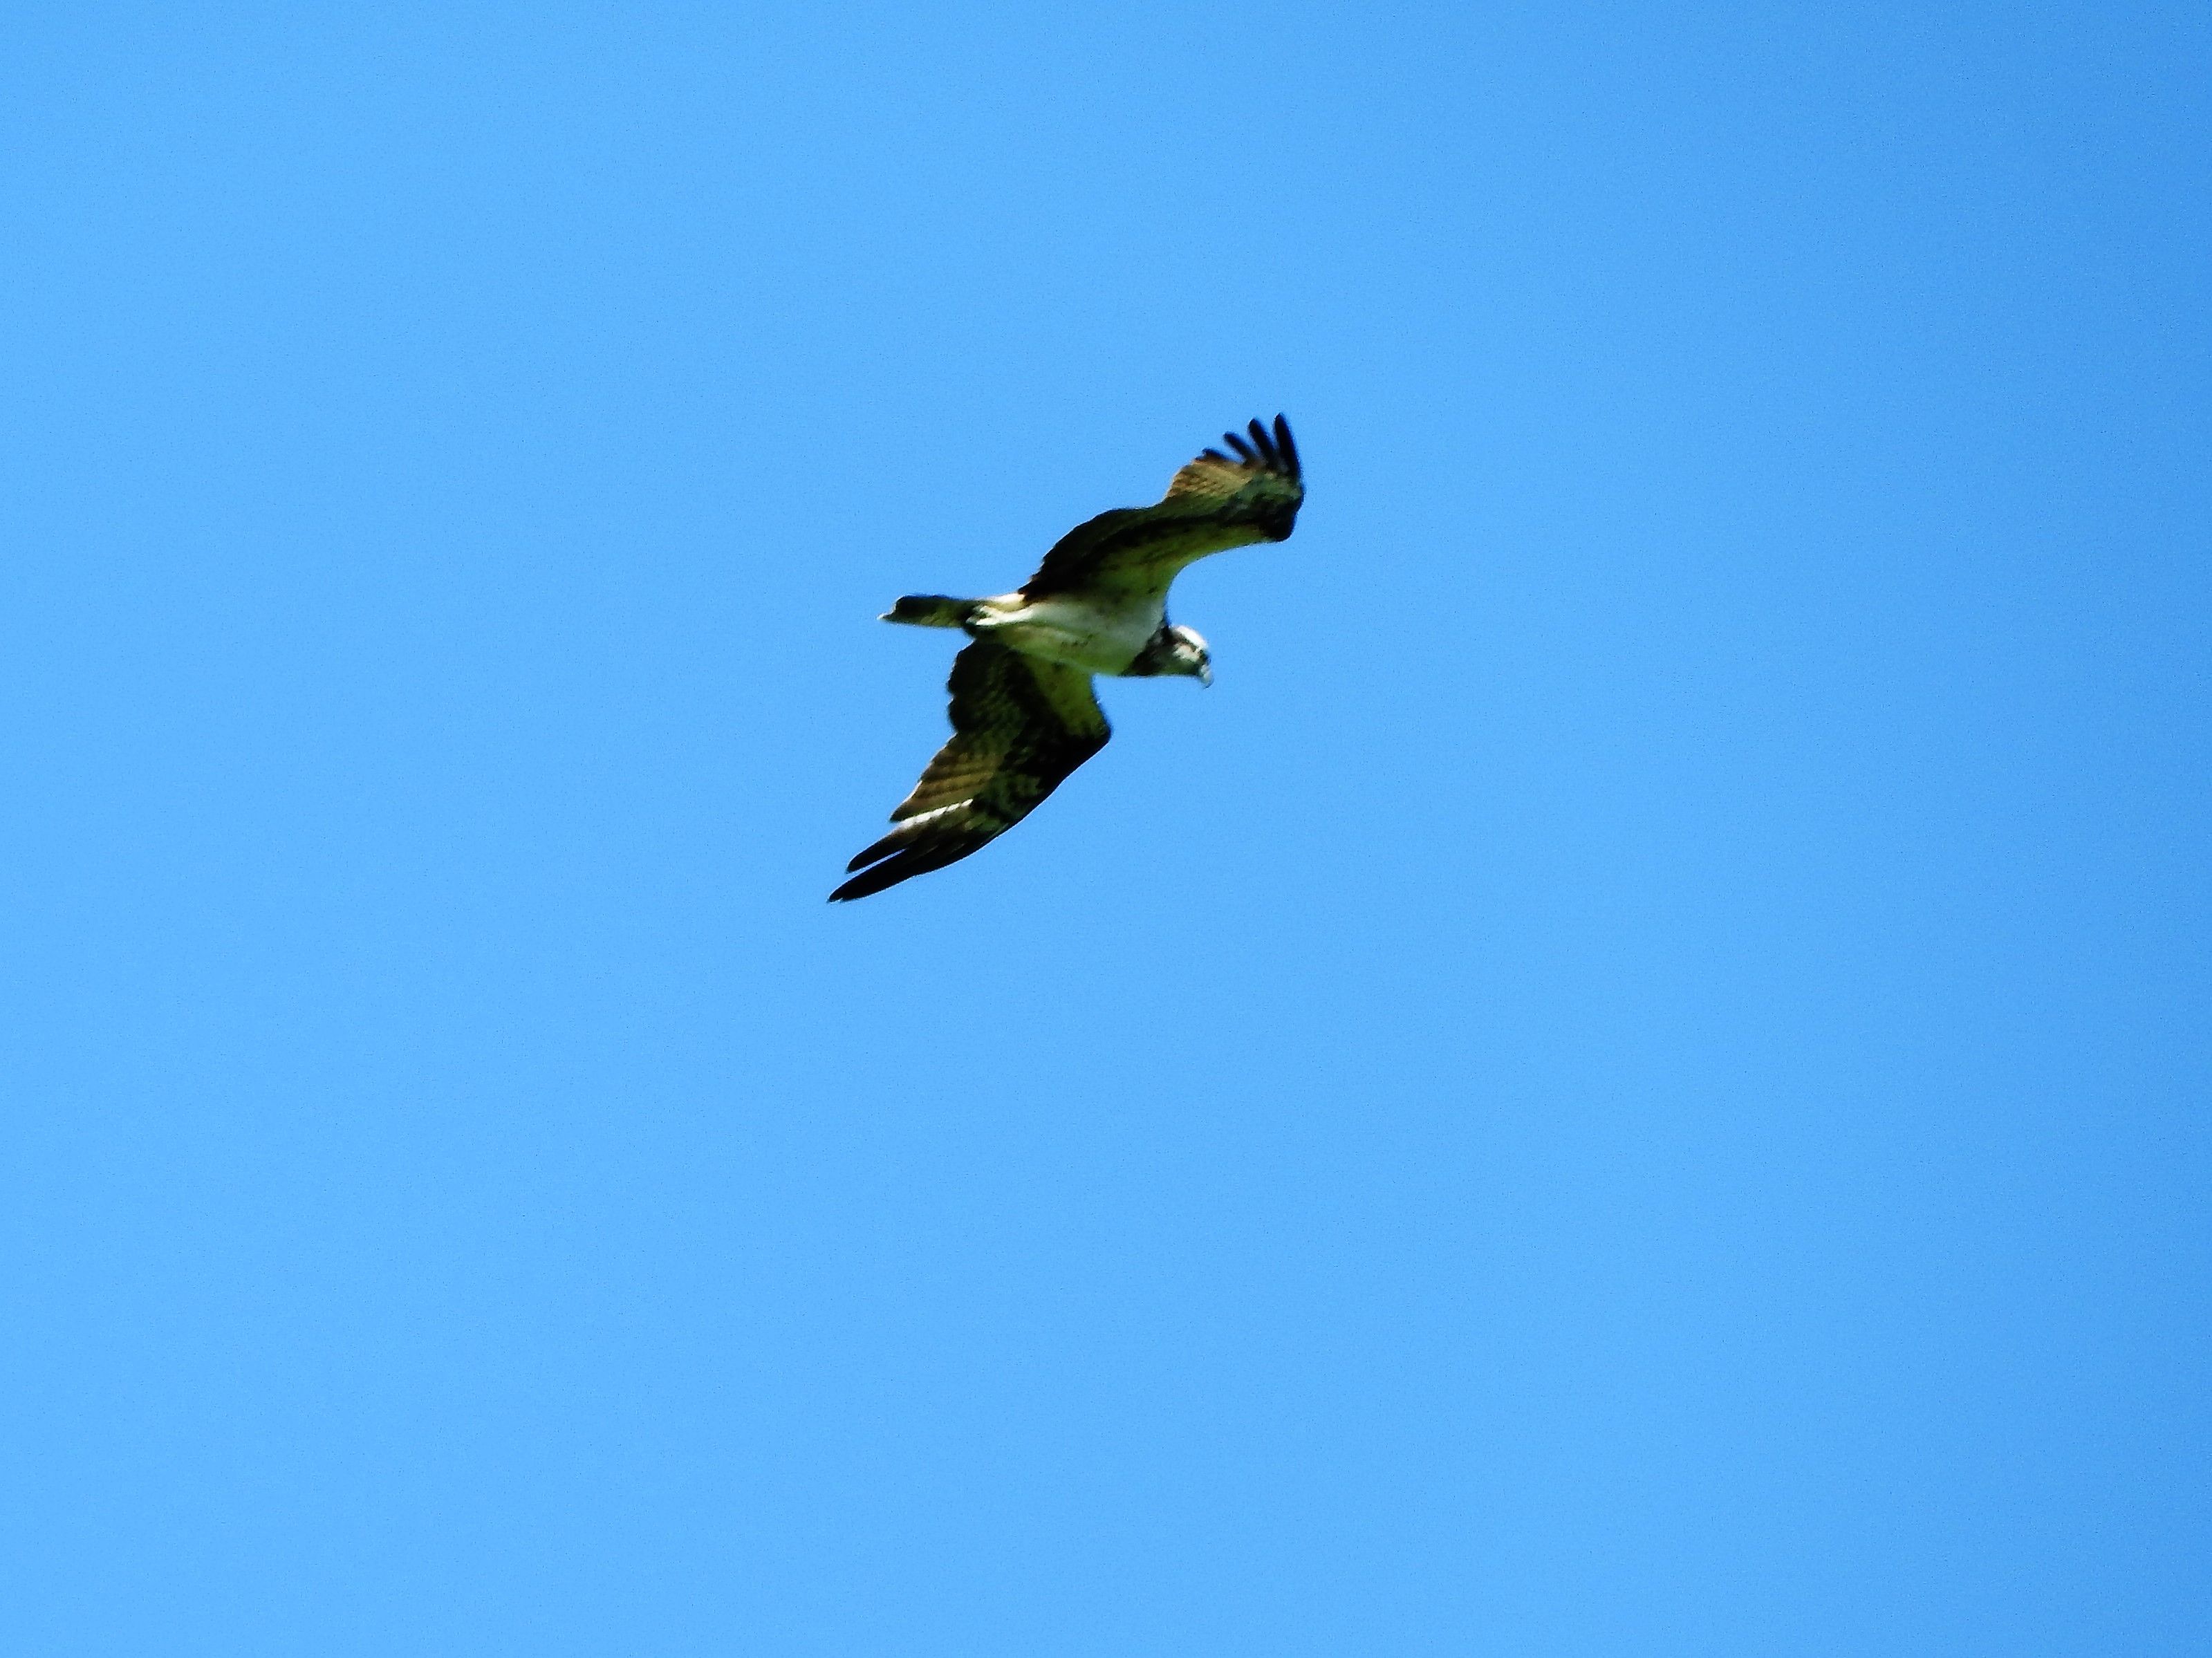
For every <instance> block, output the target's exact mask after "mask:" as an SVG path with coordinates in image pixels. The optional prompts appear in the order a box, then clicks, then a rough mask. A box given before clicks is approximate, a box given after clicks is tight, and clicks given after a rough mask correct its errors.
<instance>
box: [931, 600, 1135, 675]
mask: <svg viewBox="0 0 2212 1658" xmlns="http://www.w3.org/2000/svg"><path fill="white" fill-rule="evenodd" d="M986 602H987V603H988V604H992V605H993V606H994V608H995V607H996V606H999V605H1001V604H1003V605H1005V606H1006V608H1005V609H1004V610H997V611H996V613H995V614H992V615H987V616H979V617H978V618H977V619H976V620H975V621H974V622H972V623H969V632H970V633H973V634H975V635H978V636H979V637H988V638H991V639H994V640H996V641H998V642H999V643H1000V644H1003V645H1009V646H1012V647H1013V648H1014V649H1015V650H1018V651H1019V652H1021V653H1023V654H1024V655H1026V656H1041V657H1043V658H1045V659H1047V660H1048V661H1052V662H1065V663H1066V664H1067V665H1069V666H1070V667H1073V668H1081V669H1084V670H1085V671H1088V672H1091V673H1103V674H1118V673H1120V672H1121V671H1122V670H1123V669H1125V668H1127V666H1128V665H1130V664H1131V663H1132V662H1133V661H1135V660H1136V659H1137V653H1139V651H1141V650H1143V649H1144V648H1145V645H1146V641H1149V640H1150V639H1151V638H1152V635H1154V634H1156V633H1158V631H1159V629H1160V623H1162V622H1164V620H1165V619H1166V616H1167V605H1166V604H1165V602H1164V600H1158V601H1151V602H1146V601H1141V600H1140V601H1139V602H1138V603H1135V604H1114V605H1108V604H1099V603H1098V602H1097V601H1096V600H1093V599H1087V598H1073V597H1054V598H1041V599H1038V600H1036V602H1035V603H1025V602H1024V601H1023V600H1022V599H1021V598H1019V597H1018V595H1013V594H1009V595H1008V596H1007V597H1006V598H1005V599H992V600H988V601H986Z"/></svg>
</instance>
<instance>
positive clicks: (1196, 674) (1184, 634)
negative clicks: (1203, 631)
mask: <svg viewBox="0 0 2212 1658" xmlns="http://www.w3.org/2000/svg"><path fill="white" fill-rule="evenodd" d="M1122 672H1124V673H1127V674H1133V675H1135V676H1137V677H1139V678H1145V677H1151V676H1152V675H1154V674H1164V673H1174V674H1182V675H1184V676H1185V677H1188V678H1191V679H1195V680H1196V681H1198V683H1200V684H1201V685H1211V684H1212V683H1213V659H1212V657H1211V656H1209V655H1207V654H1206V641H1204V640H1203V639H1200V637H1199V636H1198V635H1196V634H1195V633H1194V632H1192V631H1191V629H1188V628H1178V627H1176V625H1175V624H1174V623H1171V622H1170V623H1161V624H1160V630H1159V631H1158V633H1156V634H1154V635H1152V637H1151V638H1150V639H1148V640H1146V641H1145V648H1144V649H1143V650H1141V651H1139V652H1138V653H1137V659H1136V660H1135V661H1134V662H1132V663H1131V664H1130V665H1128V666H1127V668H1124V669H1123V670H1122Z"/></svg>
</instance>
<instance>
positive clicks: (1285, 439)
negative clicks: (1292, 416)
mask: <svg viewBox="0 0 2212 1658" xmlns="http://www.w3.org/2000/svg"><path fill="white" fill-rule="evenodd" d="M1275 447H1276V448H1278V449H1279V450H1280V451H1281V452H1282V455H1283V460H1284V463H1285V465H1288V466H1289V467H1290V469H1291V477H1304V476H1305V474H1304V470H1303V469H1302V468H1301V467H1300V466H1299V465H1298V446H1297V444H1295V443H1293V442H1292V441H1291V423H1290V422H1288V421H1286V420H1285V419H1284V418H1283V417H1282V416H1280V415H1278V416H1275Z"/></svg>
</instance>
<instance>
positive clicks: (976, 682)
mask: <svg viewBox="0 0 2212 1658" xmlns="http://www.w3.org/2000/svg"><path fill="white" fill-rule="evenodd" d="M945 689H947V690H949V691H951V693H952V740H951V742H949V743H947V744H945V746H944V747H943V748H941V749H939V750H938V751H937V757H936V758H935V759H934V760H932V761H931V762H929V768H928V769H927V770H926V771H924V772H923V773H922V774H921V781H920V782H918V783H916V784H915V786H914V793H912V794H909V795H908V796H907V798H906V799H904V800H902V801H901V802H900V803H899V807H898V810H897V811H894V812H893V813H892V814H891V822H893V823H896V824H897V825H898V827H897V828H896V829H893V830H892V831H891V832H890V834H889V835H885V836H884V838H883V839H882V840H880V841H877V842H876V843H875V845H873V846H872V847H869V848H868V849H867V850H866V851H865V852H863V853H860V856H859V857H857V858H855V859H853V861H852V862H851V863H849V864H848V865H846V866H845V867H846V870H847V872H848V873H851V872H854V871H860V872H861V873H858V874H854V875H853V878H852V879H851V880H849V881H848V882H846V883H845V884H844V885H843V886H842V887H839V888H838V889H837V890H836V891H835V892H833V893H831V894H830V895H829V901H830V902H832V903H836V902H839V901H841V900H844V899H850V898H865V897H866V896H868V895H869V894H870V893H872V892H881V891H882V890H884V888H885V887H889V886H896V885H897V884H899V883H900V882H901V881H904V880H907V879H908V878H911V877H913V876H916V875H926V874H927V873H928V872H930V871H931V870H933V869H943V868H944V867H945V865H947V864H951V863H957V862H958V861H959V860H960V859H963V858H965V857H966V856H967V855H968V854H969V853H971V852H974V851H975V850H976V849H977V848H978V847H981V846H982V845H983V844H984V843H985V842H986V841H990V840H992V839H994V838H995V837H996V836H998V835H1003V834H1005V833H1006V831H1007V830H1008V829H1012V827H1013V826H1014V825H1015V824H1016V823H1020V822H1021V820H1022V819H1023V818H1024V817H1027V816H1029V814H1030V811H1032V810H1033V809H1034V808H1035V807H1036V804H1037V803H1038V802H1039V801H1040V800H1042V799H1044V798H1045V796H1047V795H1048V794H1050V793H1052V792H1053V791H1054V789H1056V788H1058V787H1059V786H1060V783H1061V782H1062V781H1063V780H1065V779H1066V776H1067V775H1068V774H1069V773H1070V772H1073V770H1074V769H1075V768H1077V767H1078V766H1079V765H1081V764H1082V763H1083V762H1085V761H1086V760H1088V759H1089V758H1090V757H1091V756H1092V755H1094V754H1096V753H1097V752H1098V750H1101V749H1103V748H1104V747H1105V746H1106V739H1107V738H1108V737H1109V736H1110V735H1111V734H1112V733H1111V730H1110V728H1109V726H1107V724H1106V716H1105V714H1103V712H1101V710H1100V709H1099V707H1098V699H1097V697H1096V696H1094V695H1091V676H1090V675H1089V674H1087V673H1085V672H1084V671H1082V670H1081V669H1080V668H1070V667H1064V666H1062V665H1060V664H1059V663H1057V662H1045V661H1041V660H1039V659H1036V658H1035V657H1028V656H1024V655H1022V654H1021V653H1019V652H1017V651H1011V650H1008V649H1007V648H1006V647H1005V646H1003V645H990V644H981V643H978V644H974V645H970V646H969V647H968V648H967V649H966V650H964V651H963V652H961V653H960V654H959V655H958V656H957V657H955V658H953V659H952V677H951V679H950V680H949V681H948V682H947V683H946V685H945ZM871 866H872V867H871Z"/></svg>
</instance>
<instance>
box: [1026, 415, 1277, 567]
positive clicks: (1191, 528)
mask: <svg viewBox="0 0 2212 1658" xmlns="http://www.w3.org/2000/svg"><path fill="white" fill-rule="evenodd" d="M1246 430H1247V431H1249V433H1250V434H1251V436H1250V439H1249V441H1248V440H1246V439H1244V438H1243V437H1240V436H1238V435H1237V434H1236V433H1234V432H1225V433H1224V434H1222V441H1223V442H1225V443H1226V444H1227V445H1228V446H1229V447H1230V448H1231V450H1232V451H1234V453H1233V454H1224V453H1222V452H1221V451H1220V450H1218V449H1208V450H1206V451H1205V452H1202V453H1201V454H1200V456H1199V457H1198V459H1195V460H1194V461H1192V462H1191V463H1190V464H1189V465H1188V466H1185V467H1184V468H1183V469H1182V471H1179V472H1177V473H1176V475H1175V478H1174V481H1173V482H1171V483H1170V484H1169V485H1168V492H1167V494H1166V495H1164V497H1162V498H1161V499H1160V500H1159V501H1156V502H1155V503H1153V504H1152V506H1150V507H1116V508H1115V510H1114V511H1112V512H1110V513H1100V514H1099V515H1098V516H1097V518H1094V519H1091V521H1090V522H1089V523H1088V524H1079V525H1076V527H1075V528H1074V529H1073V530H1070V531H1068V532H1067V533H1066V535H1064V536H1062V537H1060V540H1059V542H1058V543H1057V544H1055V545H1054V548H1053V550H1051V551H1050V552H1048V553H1047V554H1046V555H1045V556H1044V562H1043V563H1042V564H1040V565H1039V566H1038V567H1037V573H1036V574H1035V575H1033V576H1031V577H1030V579H1029V580H1028V581H1026V582H1025V583H1024V584H1023V586H1022V597H1023V598H1032V599H1036V598H1049V597H1050V596H1051V595H1053V594H1054V593H1069V592H1100V591H1105V590H1111V589H1115V588H1129V587H1143V588H1148V589H1149V588H1158V590H1160V591H1162V592H1165V591H1166V588H1167V585H1168V584H1169V583H1170V582H1171V581H1173V580H1175V576H1176V571H1178V570H1180V569H1182V567H1183V566H1184V565H1186V564H1189V563H1192V562H1194V561H1196V560H1198V559H1201V558H1204V557H1205V556H1206V555H1207V554H1209V553H1218V552H1223V551H1225V550H1227V549H1229V548H1231V547H1249V546H1250V545H1251V544H1253V543H1254V542H1255V541H1281V540H1283V539H1285V537H1288V536H1289V535H1290V533H1291V525H1293V524H1294V523H1295V522H1296V521H1297V515H1298V504H1299V503H1300V502H1301V501H1304V499H1305V493H1306V492H1305V483H1304V477H1303V476H1302V474H1301V473H1300V471H1299V468H1298V446H1297V444H1295V443H1293V442H1291V428H1290V422H1287V421H1285V419H1284V418H1283V417H1282V416H1280V415H1278V416H1275V426H1274V430H1273V432H1270V431H1269V430H1268V429H1267V428H1266V427H1264V426H1262V425H1261V424H1260V422H1258V421H1256V420H1255V421H1254V422H1252V423H1251V425H1250V426H1249V427H1248V428H1246Z"/></svg>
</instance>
